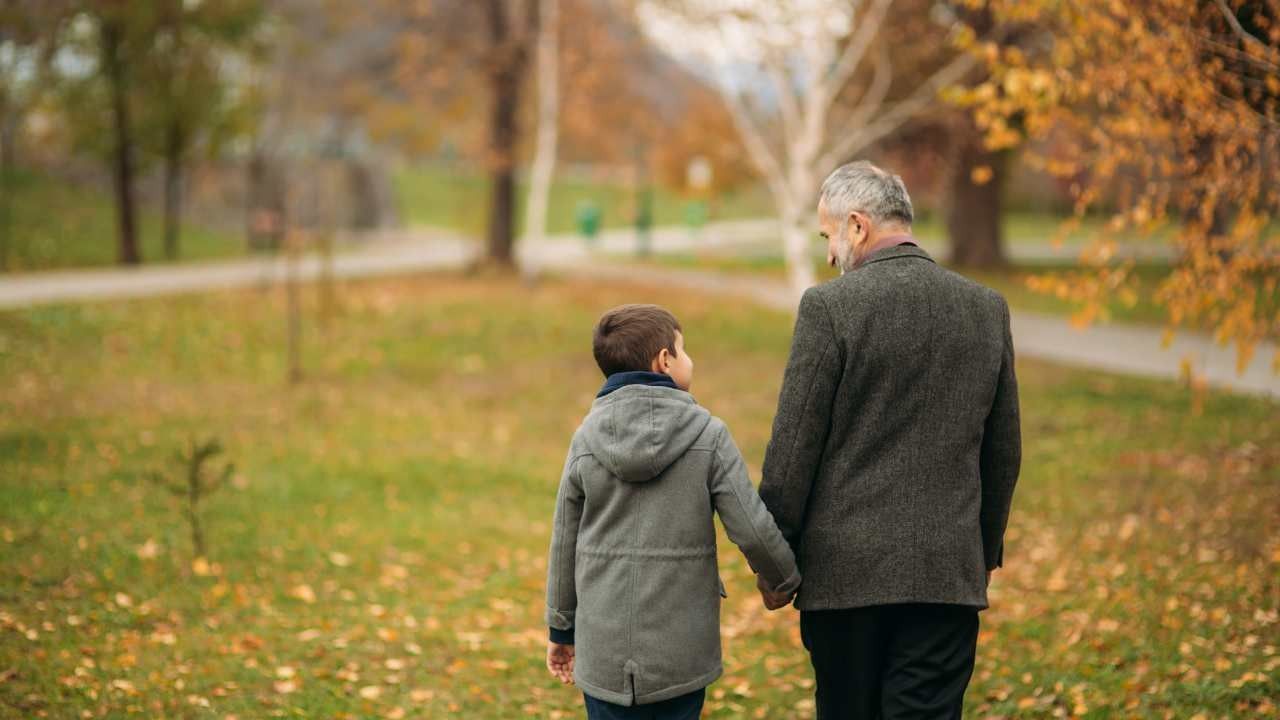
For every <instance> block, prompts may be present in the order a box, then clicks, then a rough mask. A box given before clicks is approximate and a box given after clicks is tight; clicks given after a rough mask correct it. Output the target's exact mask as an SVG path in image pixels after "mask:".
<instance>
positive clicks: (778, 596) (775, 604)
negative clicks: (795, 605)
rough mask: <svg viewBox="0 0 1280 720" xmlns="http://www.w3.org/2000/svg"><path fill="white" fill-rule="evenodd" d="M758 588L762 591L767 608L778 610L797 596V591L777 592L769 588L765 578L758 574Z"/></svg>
mask: <svg viewBox="0 0 1280 720" xmlns="http://www.w3.org/2000/svg"><path fill="white" fill-rule="evenodd" d="M756 589H757V590H759V591H760V598H761V599H762V600H764V606H765V609H767V610H778V609H780V608H784V607H786V606H788V605H790V604H791V600H792V599H793V598H795V596H796V594H795V591H792V592H790V593H776V592H773V591H772V590H770V589H769V586H768V585H766V584H765V582H764V578H762V577H760V576H759V575H757V576H756Z"/></svg>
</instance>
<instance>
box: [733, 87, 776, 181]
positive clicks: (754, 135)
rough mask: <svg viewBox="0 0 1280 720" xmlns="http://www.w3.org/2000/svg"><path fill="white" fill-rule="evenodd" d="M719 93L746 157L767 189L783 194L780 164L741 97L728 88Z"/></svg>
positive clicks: (735, 91)
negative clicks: (744, 146)
mask: <svg viewBox="0 0 1280 720" xmlns="http://www.w3.org/2000/svg"><path fill="white" fill-rule="evenodd" d="M720 92H721V95H722V96H723V97H724V100H725V105H727V106H728V107H729V117H730V118H731V119H732V120H733V126H734V127H735V128H737V130H738V135H740V136H741V137H742V142H743V144H744V145H746V147H747V157H748V158H749V159H750V160H751V163H752V164H753V165H755V166H756V169H757V170H759V171H760V174H761V175H763V176H764V179H765V182H767V183H769V187H770V189H771V190H772V191H773V192H775V193H784V192H785V184H784V183H783V178H784V177H785V174H784V173H783V171H782V164H781V163H780V162H778V158H777V156H776V155H775V154H774V152H773V150H771V149H770V148H769V143H768V142H766V141H765V138H764V133H762V132H761V131H760V128H758V127H757V126H756V123H755V120H753V119H752V118H751V112H750V111H749V110H747V107H746V104H745V103H744V102H743V101H742V97H741V96H740V95H738V91H737V90H735V89H733V88H729V87H726V88H723V89H721V91H720Z"/></svg>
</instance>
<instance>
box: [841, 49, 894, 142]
mask: <svg viewBox="0 0 1280 720" xmlns="http://www.w3.org/2000/svg"><path fill="white" fill-rule="evenodd" d="M892 85H893V64H892V61H891V59H890V57H889V48H888V46H886V45H881V46H880V50H879V52H877V53H876V64H875V74H874V75H873V76H872V77H871V84H870V85H868V86H867V89H866V90H865V91H864V92H863V93H862V97H860V98H858V103H857V105H855V106H854V107H853V110H851V111H850V112H849V117H848V119H847V120H846V121H845V123H844V125H843V127H842V128H841V129H840V131H839V132H837V133H836V137H837V138H843V137H845V136H846V135H852V134H856V133H857V132H858V131H859V129H860V128H861V127H862V126H863V125H864V124H865V123H866V122H867V121H868V120H870V119H871V116H872V115H874V114H875V113H876V111H877V110H879V109H880V108H881V107H883V106H884V99H885V97H887V96H888V94H889V88H890V87H892Z"/></svg>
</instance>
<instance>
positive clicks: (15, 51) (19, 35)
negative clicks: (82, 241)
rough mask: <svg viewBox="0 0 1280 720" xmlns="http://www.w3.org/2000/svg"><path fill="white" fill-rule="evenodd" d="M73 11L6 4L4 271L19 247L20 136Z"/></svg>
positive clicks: (25, 1)
mask: <svg viewBox="0 0 1280 720" xmlns="http://www.w3.org/2000/svg"><path fill="white" fill-rule="evenodd" d="M69 10H70V7H69V3H68V2H61V1H59V0H4V1H3V2H0V270H4V269H6V268H7V267H8V261H9V254H10V251H11V245H12V243H13V237H12V236H13V229H12V221H11V216H12V212H13V207H12V204H13V184H14V171H15V170H16V169H17V165H18V147H19V136H20V133H21V129H22V125H23V123H24V121H25V120H26V116H27V114H28V113H29V112H30V111H31V110H32V109H33V108H34V107H35V106H36V104H37V103H38V102H39V101H40V99H41V97H43V96H44V95H45V94H46V92H47V88H48V87H49V85H50V82H51V79H52V77H53V72H52V67H51V66H52V59H53V57H54V55H55V53H56V51H57V48H58V37H59V34H60V32H59V30H60V26H61V24H62V23H64V22H66V20H67V19H68V17H69V15H70V12H69Z"/></svg>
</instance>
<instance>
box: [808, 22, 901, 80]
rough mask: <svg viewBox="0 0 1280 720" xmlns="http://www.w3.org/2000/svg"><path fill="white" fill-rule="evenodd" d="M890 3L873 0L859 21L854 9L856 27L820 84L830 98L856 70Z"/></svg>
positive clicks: (878, 30) (877, 32)
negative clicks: (873, 2) (838, 57)
mask: <svg viewBox="0 0 1280 720" xmlns="http://www.w3.org/2000/svg"><path fill="white" fill-rule="evenodd" d="M859 4H860V3H859ZM890 4H891V0H875V4H873V5H872V6H871V7H869V8H867V12H866V15H865V16H864V17H863V18H862V19H861V20H860V21H859V20H858V18H857V8H855V9H854V22H855V23H857V29H855V30H854V31H853V35H852V36H851V37H850V38H849V44H848V45H845V47H844V51H843V52H842V53H840V59H839V60H837V61H836V64H835V67H834V68H833V69H832V71H831V73H830V75H828V76H827V79H826V80H824V81H823V82H822V83H821V85H820V87H822V88H823V91H824V92H826V93H827V94H829V95H830V96H831V98H834V97H835V95H837V94H839V92H840V88H842V87H844V85H845V83H847V82H848V81H849V78H851V77H853V73H854V72H856V71H857V69H858V65H859V64H860V63H861V62H862V58H863V57H864V56H865V55H866V54H867V50H868V49H869V48H870V47H871V43H872V41H873V40H875V38H876V35H878V34H879V33H880V26H881V25H882V24H884V18H885V15H887V14H888V12H889V5H890Z"/></svg>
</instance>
